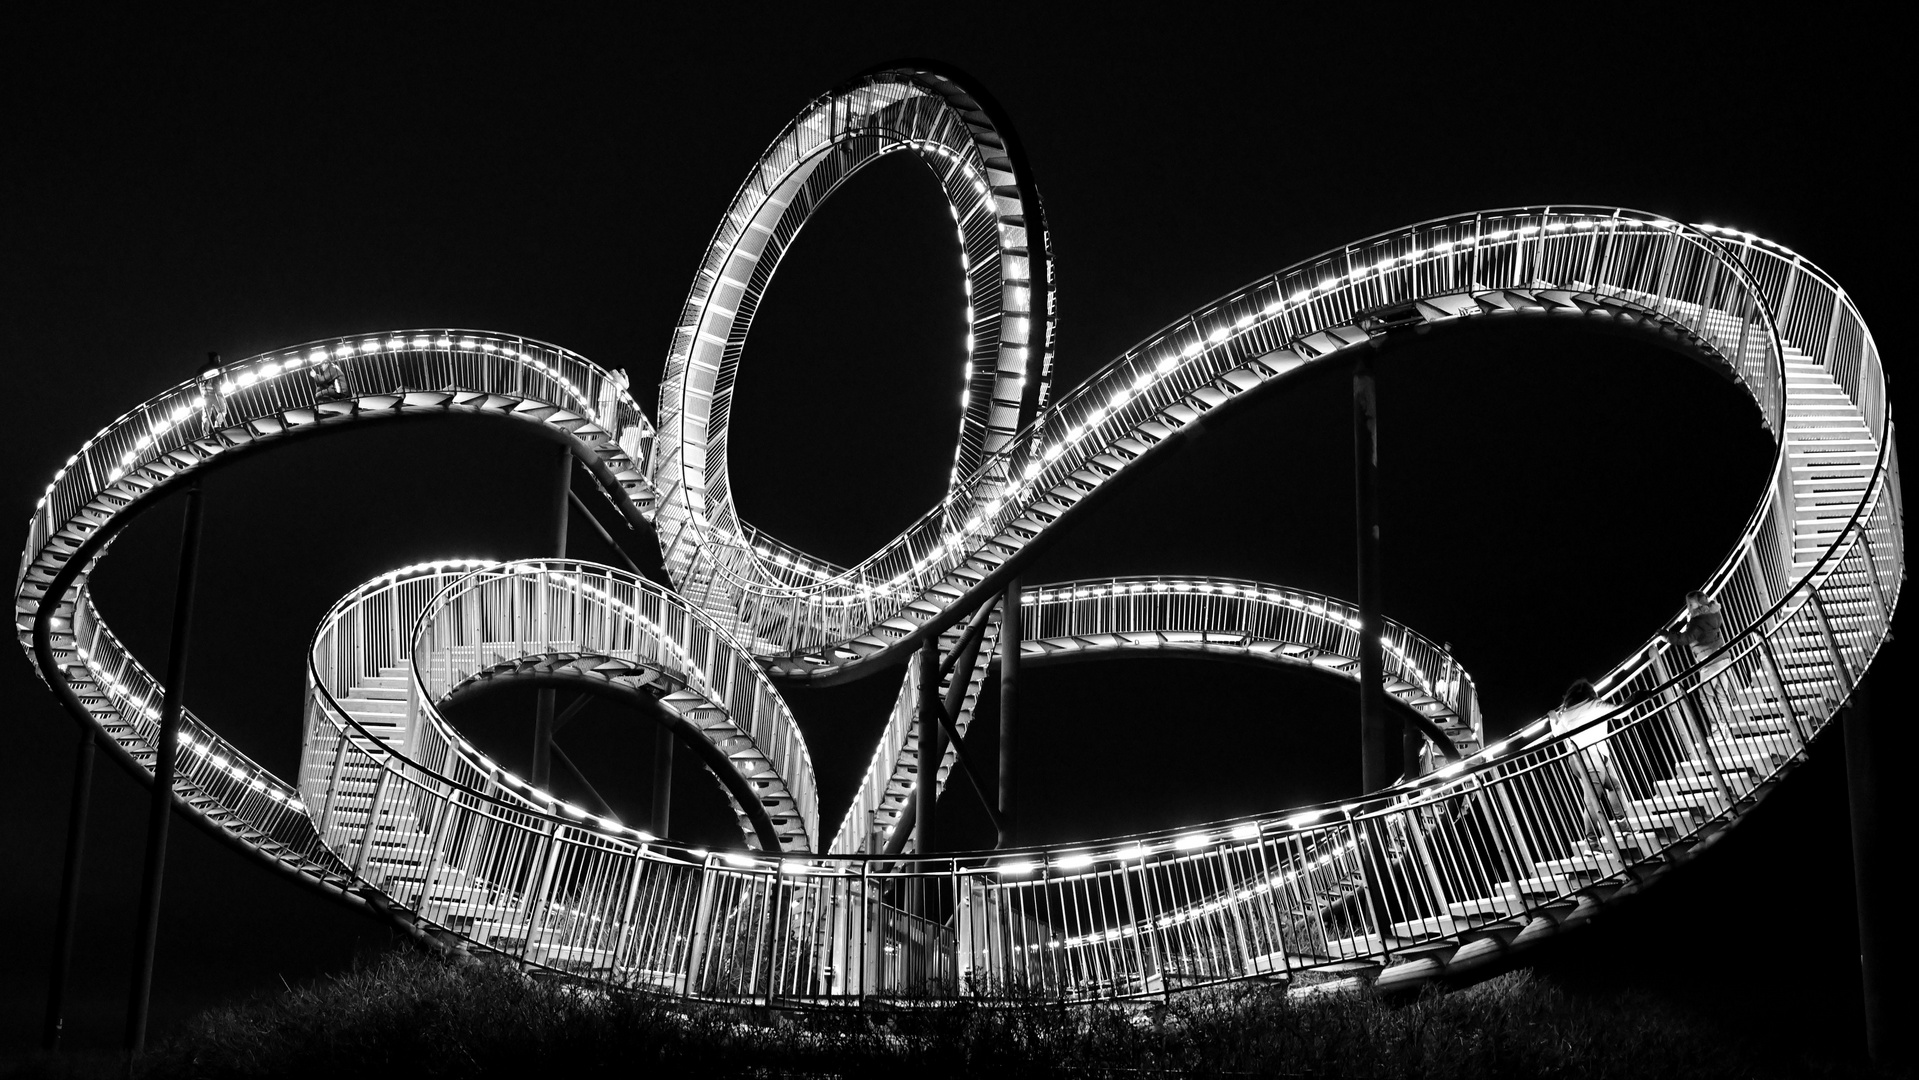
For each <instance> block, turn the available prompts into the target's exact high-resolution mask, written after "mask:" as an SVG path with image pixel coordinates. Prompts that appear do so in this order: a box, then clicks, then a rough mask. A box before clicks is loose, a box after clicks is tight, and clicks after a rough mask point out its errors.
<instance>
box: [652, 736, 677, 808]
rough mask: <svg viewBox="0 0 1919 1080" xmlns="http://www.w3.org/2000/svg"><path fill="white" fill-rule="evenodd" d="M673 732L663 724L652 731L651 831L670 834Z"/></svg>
mask: <svg viewBox="0 0 1919 1080" xmlns="http://www.w3.org/2000/svg"><path fill="white" fill-rule="evenodd" d="M672 814H673V732H672V731H671V730H670V729H668V728H667V726H666V725H665V724H661V725H660V726H659V729H658V730H657V731H655V732H654V733H653V833H654V835H655V836H671V835H672V833H671V832H670V831H669V830H671V829H672V827H673V821H672Z"/></svg>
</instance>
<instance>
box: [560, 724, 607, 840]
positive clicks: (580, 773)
mask: <svg viewBox="0 0 1919 1080" xmlns="http://www.w3.org/2000/svg"><path fill="white" fill-rule="evenodd" d="M553 756H554V757H556V758H559V759H560V764H562V765H564V766H566V771H567V772H570V773H572V774H573V779H575V780H578V781H579V782H580V786H581V787H583V788H585V789H586V794H587V797H588V798H590V799H592V800H593V804H594V805H595V806H598V807H599V808H600V813H602V814H605V815H606V816H607V817H609V818H611V819H613V820H614V821H618V820H619V819H620V815H618V814H616V813H614V812H613V804H612V803H610V802H607V801H606V796H604V795H602V794H600V789H599V788H596V787H594V786H593V781H591V780H588V779H587V778H586V772H585V770H583V769H581V768H580V767H579V766H578V765H576V764H574V763H573V759H572V758H570V757H567V756H566V750H565V749H564V748H562V747H561V746H560V744H559V743H554V744H553Z"/></svg>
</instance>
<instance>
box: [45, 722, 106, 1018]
mask: <svg viewBox="0 0 1919 1080" xmlns="http://www.w3.org/2000/svg"><path fill="white" fill-rule="evenodd" d="M98 746H99V740H98V737H97V736H96V735H95V733H94V730H93V726H92V725H90V724H89V725H87V726H85V727H83V728H81V730H80V746H79V748H78V751H77V752H76V753H75V755H74V759H73V799H72V802H71V803H70V804H69V805H68V808H67V861H66V865H65V867H64V868H63V869H62V870H61V873H60V916H59V922H58V923H56V924H55V926H54V930H53V971H52V972H51V973H49V974H48V976H47V1019H46V1029H45V1031H44V1033H43V1034H42V1036H41V1040H40V1045H41V1047H42V1048H43V1049H45V1050H47V1051H49V1052H51V1051H54V1050H58V1049H60V1032H61V1029H62V1028H63V1027H65V1026H66V1005H67V971H68V969H69V968H71V967H72V965H73V927H74V923H75V921H76V920H77V919H78V918H79V915H80V864H81V860H82V859H83V858H84V857H85V855H86V847H87V807H88V806H89V805H90V804H91V803H92V801H93V757H94V750H95V748H96V747H98Z"/></svg>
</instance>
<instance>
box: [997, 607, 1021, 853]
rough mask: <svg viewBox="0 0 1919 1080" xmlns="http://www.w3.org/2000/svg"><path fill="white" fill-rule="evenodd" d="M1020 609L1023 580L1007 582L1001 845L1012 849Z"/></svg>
mask: <svg viewBox="0 0 1919 1080" xmlns="http://www.w3.org/2000/svg"><path fill="white" fill-rule="evenodd" d="M1023 617H1024V613H1023V612H1022V611H1021V610H1020V599H1019V579H1018V578H1014V579H1013V580H1011V581H1009V582H1007V583H1006V598H1005V599H1004V600H1001V601H1000V605H999V793H998V794H999V822H1000V828H999V846H1000V847H1003V848H1007V847H1012V846H1013V845H1014V844H1017V843H1018V842H1019V832H1018V827H1017V825H1016V823H1015V818H1014V816H1013V792H1014V788H1013V743H1014V738H1015V735H1014V731H1013V728H1014V722H1015V718H1016V716H1017V714H1018V711H1019V646H1020V641H1021V639H1022V638H1023V636H1024V632H1025V627H1024V625H1023V623H1022V619H1023Z"/></svg>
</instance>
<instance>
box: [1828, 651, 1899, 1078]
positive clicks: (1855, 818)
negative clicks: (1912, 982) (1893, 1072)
mask: <svg viewBox="0 0 1919 1080" xmlns="http://www.w3.org/2000/svg"><path fill="white" fill-rule="evenodd" d="M1867 685H1868V684H1867V683H1864V682H1862V683H1860V684H1859V685H1858V686H1857V687H1855V688H1854V689H1853V692H1852V698H1851V700H1850V701H1849V702H1847V704H1846V715H1845V718H1844V721H1843V726H1844V730H1845V738H1846V791H1847V795H1848V800H1847V801H1848V804H1849V807H1850V811H1851V818H1852V880H1853V889H1854V893H1855V903H1856V904H1857V907H1858V912H1859V975H1860V983H1861V988H1862V989H1863V990H1864V991H1865V999H1866V1000H1865V1005H1866V1052H1867V1054H1868V1055H1869V1056H1870V1057H1871V1058H1872V1060H1873V1061H1875V1062H1878V1063H1882V1064H1887V1063H1892V1062H1897V1061H1902V1060H1904V1059H1906V1058H1907V1057H1908V1056H1909V1055H1910V1054H1911V1052H1912V1046H1913V1036H1912V1035H1911V1034H1910V1032H1909V1031H1905V1030H1904V1029H1906V1028H1907V1027H1908V1026H1909V1025H1908V1024H1907V1023H1906V1022H1903V1021H1900V1020H1899V1019H1898V1017H1897V1016H1895V1015H1894V1014H1895V1012H1896V1011H1897V1009H1896V1005H1897V1002H1898V1001H1899V993H1900V990H1899V987H1898V985H1897V984H1896V981H1895V980H1897V979H1898V978H1899V977H1900V973H1899V972H1898V971H1897V970H1896V968H1897V965H1896V964H1894V963H1893V962H1892V961H1893V956H1892V950H1893V949H1894V947H1895V942H1896V941H1897V940H1898V938H1899V933H1900V929H1899V923H1898V920H1899V918H1900V911H1899V909H1898V907H1897V904H1898V901H1897V900H1896V899H1895V897H1897V896H1898V895H1899V891H1900V890H1899V887H1898V885H1897V883H1896V882H1895V881H1894V878H1893V867H1895V866H1897V865H1898V864H1899V863H1900V862H1902V861H1903V860H1902V859H1901V857H1900V855H1899V854H1898V853H1896V852H1894V851H1893V850H1892V848H1891V847H1889V846H1888V844H1887V842H1886V837H1885V830H1884V829H1883V828H1882V827H1881V825H1882V820H1881V819H1882V817H1883V811H1884V810H1885V808H1886V801H1885V800H1886V799H1887V798H1888V797H1890V794H1891V788H1890V787H1888V786H1887V785H1886V783H1885V781H1886V780H1887V779H1888V778H1889V777H1888V774H1887V772H1886V770H1887V765H1888V761H1887V755H1885V754H1884V753H1879V754H1875V753H1874V752H1873V751H1874V749H1875V748H1874V746H1873V742H1874V734H1875V733H1874V731H1873V729H1872V709H1871V705H1870V704H1869V701H1868V698H1867V693H1866V688H1867ZM1908 1019H1910V1018H1908Z"/></svg>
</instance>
